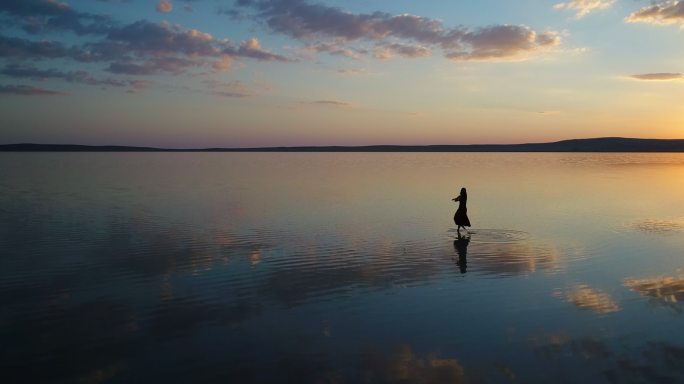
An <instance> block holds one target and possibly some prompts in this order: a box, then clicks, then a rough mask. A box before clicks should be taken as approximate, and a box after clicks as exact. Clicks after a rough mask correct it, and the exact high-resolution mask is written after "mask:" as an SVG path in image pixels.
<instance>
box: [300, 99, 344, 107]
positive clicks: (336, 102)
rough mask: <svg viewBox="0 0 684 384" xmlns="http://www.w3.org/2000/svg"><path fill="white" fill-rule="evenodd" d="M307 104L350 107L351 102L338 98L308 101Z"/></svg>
mask: <svg viewBox="0 0 684 384" xmlns="http://www.w3.org/2000/svg"><path fill="white" fill-rule="evenodd" d="M309 104H313V105H323V106H330V107H341V108H348V107H351V106H352V104H351V103H347V102H345V101H339V100H315V101H312V102H310V103H309Z"/></svg>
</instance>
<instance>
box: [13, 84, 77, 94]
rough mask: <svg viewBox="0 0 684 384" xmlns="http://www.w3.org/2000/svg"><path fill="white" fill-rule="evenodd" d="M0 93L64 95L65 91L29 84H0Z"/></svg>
mask: <svg viewBox="0 0 684 384" xmlns="http://www.w3.org/2000/svg"><path fill="white" fill-rule="evenodd" d="M0 95H18V96H64V95H66V93H64V92H59V91H52V90H49V89H44V88H37V87H32V86H29V85H0Z"/></svg>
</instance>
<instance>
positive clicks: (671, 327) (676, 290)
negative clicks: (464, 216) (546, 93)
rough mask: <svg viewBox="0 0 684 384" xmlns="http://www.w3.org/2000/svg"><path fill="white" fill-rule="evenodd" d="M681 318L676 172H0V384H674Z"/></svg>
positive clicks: (22, 160) (179, 165)
mask: <svg viewBox="0 0 684 384" xmlns="http://www.w3.org/2000/svg"><path fill="white" fill-rule="evenodd" d="M463 186H465V187H467V188H468V195H469V199H468V215H469V217H470V220H471V222H472V224H473V227H472V228H471V231H470V232H471V233H470V236H469V238H464V239H461V240H458V239H457V234H456V233H455V226H454V223H453V221H452V217H453V214H454V211H455V210H456V208H457V204H455V203H454V202H452V201H451V199H452V198H453V197H455V196H456V195H457V194H458V191H459V190H460V188H461V187H463ZM682 301H684V154H567V153H564V154H525V153H518V154H503V153H501V154H494V153H471V154H468V153H410V154H405V153H367V154H364V153H350V154H339V153H308V154H299V153H282V154H259V153H52V154H49V153H48V154H40V153H2V154H0V303H1V304H0V305H1V306H0V381H1V382H3V383H23V382H30V383H62V382H64V383H71V382H83V383H100V382H107V383H133V382H136V383H138V382H140V383H146V382H175V383H202V382H225V383H257V382H258V383H272V382H273V383H279V382H283V383H443V382H457V383H459V382H463V383H506V382H524V383H548V382H569V383H573V382H607V383H611V382H619V383H622V382H627V383H629V382H655V383H659V382H675V381H682V380H684V332H682V330H684V303H682Z"/></svg>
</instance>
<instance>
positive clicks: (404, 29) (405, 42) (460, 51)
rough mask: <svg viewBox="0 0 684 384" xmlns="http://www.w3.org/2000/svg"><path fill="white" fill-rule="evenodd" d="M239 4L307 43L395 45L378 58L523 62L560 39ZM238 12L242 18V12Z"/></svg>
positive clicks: (283, 4)
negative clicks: (437, 51)
mask: <svg viewBox="0 0 684 384" xmlns="http://www.w3.org/2000/svg"><path fill="white" fill-rule="evenodd" d="M237 4H238V6H239V7H241V9H243V10H244V9H247V10H253V14H252V15H251V17H253V18H254V19H256V20H258V21H262V22H264V23H265V24H266V25H267V26H268V27H269V28H270V29H271V30H272V31H275V32H278V33H283V34H286V35H288V36H292V37H294V38H296V39H299V40H302V41H306V42H309V41H312V40H317V41H324V39H332V40H333V41H336V42H340V41H342V42H345V43H350V42H359V43H363V42H371V43H374V44H375V45H376V46H380V47H394V49H389V50H388V49H385V50H381V52H380V54H375V56H377V57H379V58H388V56H390V55H394V54H397V55H398V56H403V57H422V56H425V55H427V54H429V53H428V52H429V49H430V47H439V48H441V49H442V50H443V51H444V52H445V56H446V57H448V58H450V59H452V60H499V59H501V60H507V59H510V58H512V57H517V58H524V57H526V55H529V54H531V53H534V52H537V51H541V50H544V49H546V48H549V47H553V46H556V45H558V44H560V41H561V39H560V35H559V34H558V33H557V32H553V31H547V32H541V33H540V32H536V31H534V30H533V29H531V28H530V27H528V26H524V25H493V26H487V27H481V28H475V29H471V28H467V27H457V28H447V27H445V26H444V25H443V23H442V22H441V21H440V20H437V19H431V18H427V17H421V16H416V15H410V14H400V15H391V14H388V13H385V12H373V13H360V14H356V13H351V12H347V11H344V10H342V9H340V8H337V7H332V6H328V5H324V4H313V3H309V2H308V1H307V0H240V1H238V3H237ZM223 12H224V13H226V11H225V10H223ZM234 13H240V14H242V12H241V11H239V10H236V11H235V12H231V14H234ZM406 47H413V48H412V49H411V50H409V49H408V48H406Z"/></svg>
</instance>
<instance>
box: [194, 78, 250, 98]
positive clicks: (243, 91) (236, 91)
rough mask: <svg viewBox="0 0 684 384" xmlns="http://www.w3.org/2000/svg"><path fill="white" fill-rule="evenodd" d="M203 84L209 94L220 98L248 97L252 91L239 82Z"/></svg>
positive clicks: (207, 82)
mask: <svg viewBox="0 0 684 384" xmlns="http://www.w3.org/2000/svg"><path fill="white" fill-rule="evenodd" d="M203 83H204V84H205V85H206V86H207V87H208V88H209V90H210V93H212V94H214V95H216V96H221V97H238V98H241V97H250V96H254V91H253V90H252V89H250V88H249V87H248V86H247V85H246V84H245V83H243V82H242V81H240V80H233V81H230V82H223V81H219V80H205V81H203Z"/></svg>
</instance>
